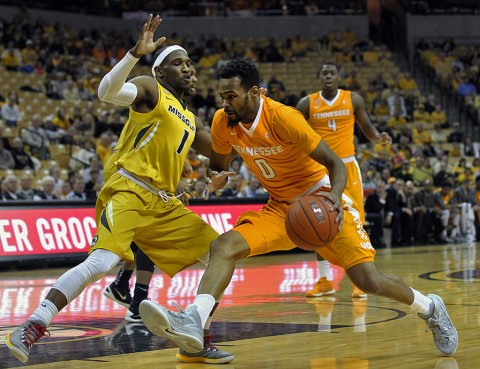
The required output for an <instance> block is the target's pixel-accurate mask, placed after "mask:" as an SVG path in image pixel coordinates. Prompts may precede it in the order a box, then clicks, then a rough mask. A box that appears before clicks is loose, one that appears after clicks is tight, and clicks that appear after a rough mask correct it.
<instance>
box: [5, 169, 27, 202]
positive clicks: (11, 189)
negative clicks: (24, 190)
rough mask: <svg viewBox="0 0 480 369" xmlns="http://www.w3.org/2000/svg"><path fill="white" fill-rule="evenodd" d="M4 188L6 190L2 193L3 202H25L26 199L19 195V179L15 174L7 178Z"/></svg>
mask: <svg viewBox="0 0 480 369" xmlns="http://www.w3.org/2000/svg"><path fill="white" fill-rule="evenodd" d="M2 186H3V188H4V189H5V190H4V191H3V192H2V197H3V200H7V201H8V200H25V198H24V197H23V196H22V195H20V194H19V193H18V179H17V177H15V176H14V175H13V174H10V175H7V176H6V177H5V179H4V180H3V182H2Z"/></svg>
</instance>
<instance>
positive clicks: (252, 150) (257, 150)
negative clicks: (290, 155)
mask: <svg viewBox="0 0 480 369" xmlns="http://www.w3.org/2000/svg"><path fill="white" fill-rule="evenodd" d="M232 146H233V148H234V149H235V151H236V152H238V153H239V154H246V155H250V156H269V155H277V154H280V153H281V152H283V147H282V146H272V147H243V146H238V145H232Z"/></svg>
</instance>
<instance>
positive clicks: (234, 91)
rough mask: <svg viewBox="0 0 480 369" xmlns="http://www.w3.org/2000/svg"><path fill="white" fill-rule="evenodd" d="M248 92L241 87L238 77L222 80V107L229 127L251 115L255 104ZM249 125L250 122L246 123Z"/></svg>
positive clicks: (220, 90) (220, 92)
mask: <svg viewBox="0 0 480 369" xmlns="http://www.w3.org/2000/svg"><path fill="white" fill-rule="evenodd" d="M248 92H249V91H245V89H244V88H243V87H242V85H241V80H240V78H238V77H233V78H228V79H223V78H222V79H220V83H219V85H218V93H219V94H220V97H221V98H222V107H223V109H224V111H225V114H226V115H227V117H228V125H229V126H234V125H237V124H238V123H240V122H242V121H243V118H244V117H246V116H247V115H249V113H250V109H252V108H253V104H252V102H251V101H250V99H249V97H248V95H249V94H248ZM245 123H249V122H245Z"/></svg>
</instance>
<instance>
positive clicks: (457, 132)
mask: <svg viewBox="0 0 480 369" xmlns="http://www.w3.org/2000/svg"><path fill="white" fill-rule="evenodd" d="M452 127H453V130H452V132H450V134H449V135H448V142H458V143H461V142H463V137H464V133H463V131H462V130H461V129H460V123H459V122H455V123H453V125H452Z"/></svg>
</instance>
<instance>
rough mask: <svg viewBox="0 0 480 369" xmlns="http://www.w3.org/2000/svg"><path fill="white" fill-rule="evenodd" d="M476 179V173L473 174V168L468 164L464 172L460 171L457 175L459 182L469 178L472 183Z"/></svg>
mask: <svg viewBox="0 0 480 369" xmlns="http://www.w3.org/2000/svg"><path fill="white" fill-rule="evenodd" d="M474 179H475V175H474V174H473V171H472V168H470V167H469V166H467V167H466V168H465V170H464V171H463V173H460V174H459V175H458V177H457V182H458V183H463V182H464V181H466V180H468V181H470V183H473V181H474Z"/></svg>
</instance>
